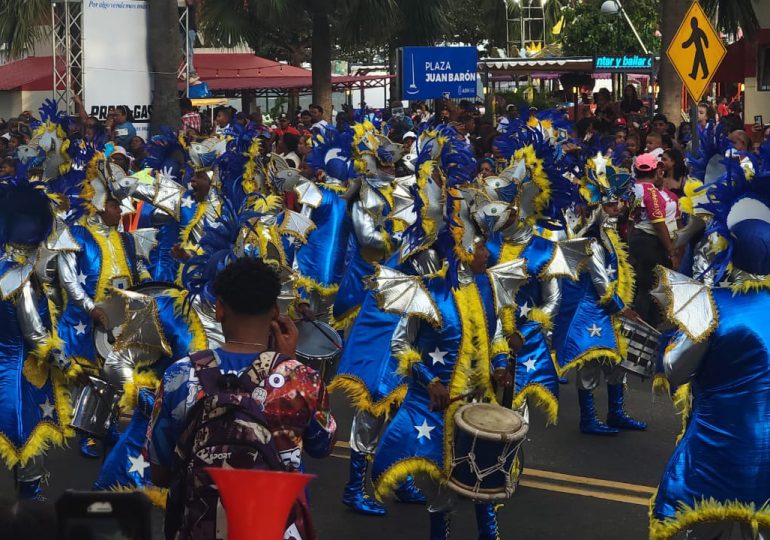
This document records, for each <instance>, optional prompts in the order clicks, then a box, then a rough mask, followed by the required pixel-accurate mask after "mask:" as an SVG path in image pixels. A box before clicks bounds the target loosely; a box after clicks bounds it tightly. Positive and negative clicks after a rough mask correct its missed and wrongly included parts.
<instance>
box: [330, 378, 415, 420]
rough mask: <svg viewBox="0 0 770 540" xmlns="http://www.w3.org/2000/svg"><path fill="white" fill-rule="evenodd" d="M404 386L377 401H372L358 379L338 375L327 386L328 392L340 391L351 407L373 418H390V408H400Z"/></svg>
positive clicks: (404, 394)
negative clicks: (369, 414) (365, 412)
mask: <svg viewBox="0 0 770 540" xmlns="http://www.w3.org/2000/svg"><path fill="white" fill-rule="evenodd" d="M406 388H407V386H406V385H405V384H402V385H400V386H398V387H397V388H396V389H395V390H393V391H392V392H390V393H389V394H388V395H387V396H385V397H384V398H382V399H381V400H379V401H376V402H375V401H373V400H372V395H371V393H370V392H369V390H368V389H367V388H366V385H365V384H364V382H363V381H362V380H361V379H359V378H358V377H356V376H354V375H350V374H347V373H346V374H345V375H338V376H336V377H335V378H334V380H333V381H332V383H331V384H330V385H329V387H328V389H329V392H336V391H338V390H339V391H342V393H344V394H345V395H346V396H347V397H348V399H349V400H350V401H351V404H352V405H353V407H355V408H356V409H357V410H363V411H367V412H369V413H371V414H372V415H374V416H385V417H388V416H390V411H391V409H392V408H396V407H400V406H401V402H402V401H404V397H406Z"/></svg>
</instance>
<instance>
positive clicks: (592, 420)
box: [578, 390, 618, 435]
mask: <svg viewBox="0 0 770 540" xmlns="http://www.w3.org/2000/svg"><path fill="white" fill-rule="evenodd" d="M578 400H579V402H580V431H581V432H583V433H588V434H590V435H615V434H617V433H618V430H617V429H615V428H612V427H609V426H608V425H607V424H604V423H603V422H601V421H600V420H599V419H598V418H597V417H596V407H595V406H594V395H593V392H591V390H578Z"/></svg>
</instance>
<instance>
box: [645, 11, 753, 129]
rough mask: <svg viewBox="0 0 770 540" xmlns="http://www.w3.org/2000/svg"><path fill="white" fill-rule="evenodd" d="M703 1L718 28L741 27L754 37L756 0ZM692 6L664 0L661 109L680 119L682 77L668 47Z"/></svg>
mask: <svg viewBox="0 0 770 540" xmlns="http://www.w3.org/2000/svg"><path fill="white" fill-rule="evenodd" d="M701 5H702V6H703V9H704V10H705V11H706V13H707V14H708V15H709V17H711V20H712V21H716V25H715V26H716V27H717V29H719V30H721V31H723V32H726V33H728V34H736V33H737V31H738V28H740V29H741V30H742V31H743V33H744V34H745V35H746V36H747V37H749V38H750V37H751V36H753V35H754V34H755V32H756V31H757V30H758V28H759V22H758V20H757V14H756V13H755V11H754V6H753V4H752V0H702V2H701ZM689 6H690V0H661V2H660V32H661V34H662V43H661V51H662V54H661V55H660V56H661V59H660V60H661V63H660V72H659V73H658V81H659V82H660V100H661V101H660V105H661V111H662V112H663V114H665V115H666V116H667V117H668V119H669V120H670V121H672V122H676V119H678V118H679V113H680V111H681V101H682V81H681V80H680V79H679V77H678V76H677V74H676V71H675V70H674V68H673V66H672V65H671V62H669V60H668V56H667V55H666V53H665V51H666V50H667V49H668V46H669V45H670V44H671V41H672V40H673V39H674V34H676V31H677V29H678V28H679V23H681V21H682V18H683V17H684V14H685V13H686V12H687V9H688V8H689Z"/></svg>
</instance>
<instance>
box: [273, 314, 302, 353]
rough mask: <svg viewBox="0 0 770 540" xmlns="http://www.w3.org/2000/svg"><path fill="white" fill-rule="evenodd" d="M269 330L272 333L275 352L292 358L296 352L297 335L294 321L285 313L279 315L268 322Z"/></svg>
mask: <svg viewBox="0 0 770 540" xmlns="http://www.w3.org/2000/svg"><path fill="white" fill-rule="evenodd" d="M270 332H271V333H272V335H273V342H274V343H275V352H277V353H280V354H282V355H284V356H288V357H289V358H294V356H295V354H296V352H297V338H298V337H299V332H298V331H297V327H296V326H295V324H294V321H292V320H291V319H290V318H289V317H287V316H286V315H279V316H278V318H277V319H275V320H273V321H272V322H271V323H270Z"/></svg>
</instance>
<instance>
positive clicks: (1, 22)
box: [0, 0, 181, 133]
mask: <svg viewBox="0 0 770 540" xmlns="http://www.w3.org/2000/svg"><path fill="white" fill-rule="evenodd" d="M147 1H148V6H147V7H148V20H149V23H148V24H149V27H148V41H149V50H148V54H149V58H150V69H151V71H153V72H154V74H155V75H154V81H153V82H154V91H153V109H152V111H153V112H152V116H151V119H150V131H151V132H152V133H155V132H156V131H157V129H158V128H159V127H160V126H163V125H168V126H173V127H175V126H178V125H179V122H180V115H179V102H178V99H177V98H178V91H177V87H176V69H177V66H178V65H179V58H180V52H179V51H181V46H180V37H179V27H178V24H179V23H178V19H177V4H176V0H147ZM50 16H51V1H50V0H15V1H11V2H2V4H0V46H3V47H4V48H5V55H6V57H7V58H8V59H17V58H21V57H23V56H24V55H26V54H28V53H29V52H30V51H31V50H32V49H33V47H34V45H35V43H36V42H38V41H39V40H40V39H41V38H42V37H43V36H44V35H45V34H46V33H47V32H48V31H49V30H50V26H48V25H49V24H50Z"/></svg>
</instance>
